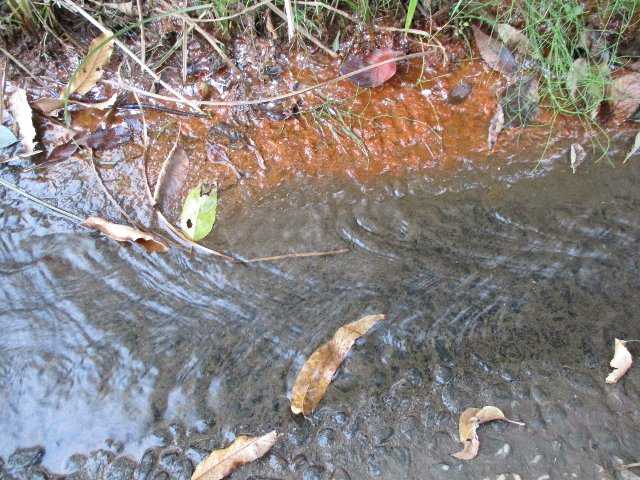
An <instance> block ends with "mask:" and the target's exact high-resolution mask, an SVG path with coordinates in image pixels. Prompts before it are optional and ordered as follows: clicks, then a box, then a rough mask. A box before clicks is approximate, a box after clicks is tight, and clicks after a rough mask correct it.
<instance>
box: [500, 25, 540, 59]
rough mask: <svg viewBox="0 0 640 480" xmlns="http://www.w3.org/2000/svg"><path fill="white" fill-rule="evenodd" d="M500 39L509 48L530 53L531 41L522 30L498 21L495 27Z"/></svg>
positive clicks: (522, 52)
mask: <svg viewBox="0 0 640 480" xmlns="http://www.w3.org/2000/svg"><path fill="white" fill-rule="evenodd" d="M496 29H497V30H498V36H499V37H500V40H502V42H503V43H504V44H505V45H506V46H507V47H509V48H512V49H514V50H516V51H517V52H519V53H521V54H522V55H527V54H529V53H531V51H532V48H531V42H529V39H528V38H527V36H526V35H525V34H524V33H522V30H519V29H517V28H514V27H512V26H511V25H509V24H508V23H499V24H498V26H497V28H496Z"/></svg>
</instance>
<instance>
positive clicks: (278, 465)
mask: <svg viewBox="0 0 640 480" xmlns="http://www.w3.org/2000/svg"><path fill="white" fill-rule="evenodd" d="M267 463H268V464H269V466H270V467H271V469H272V470H273V471H275V472H279V473H282V472H285V471H286V470H287V468H288V467H289V464H288V463H287V460H286V459H284V458H282V457H281V456H280V455H278V454H276V453H270V454H269V456H268V458H267Z"/></svg>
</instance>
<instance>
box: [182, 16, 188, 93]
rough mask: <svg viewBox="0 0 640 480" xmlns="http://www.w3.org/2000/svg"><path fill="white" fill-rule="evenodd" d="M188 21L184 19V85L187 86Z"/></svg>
mask: <svg viewBox="0 0 640 480" xmlns="http://www.w3.org/2000/svg"><path fill="white" fill-rule="evenodd" d="M186 27H187V21H186V20H185V19H184V18H183V19H182V85H186V84H187V64H188V63H189V51H188V50H187V48H188V43H189V31H187V28H186Z"/></svg>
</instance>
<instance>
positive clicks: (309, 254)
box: [239, 248, 350, 263]
mask: <svg viewBox="0 0 640 480" xmlns="http://www.w3.org/2000/svg"><path fill="white" fill-rule="evenodd" d="M349 251H350V250H349V249H348V248H339V249H337V250H328V251H326V252H300V253H287V254H284V255H272V256H270V257H259V258H250V259H248V260H239V261H240V262H242V263H255V262H272V261H275V260H284V259H287V258H303V257H325V256H329V255H339V254H341V253H347V252H349Z"/></svg>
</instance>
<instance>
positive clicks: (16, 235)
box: [0, 153, 640, 480]
mask: <svg viewBox="0 0 640 480" xmlns="http://www.w3.org/2000/svg"><path fill="white" fill-rule="evenodd" d="M528 155H529V156H528V157H518V156H515V157H513V158H511V159H510V160H509V161H508V162H505V163H503V164H502V166H497V165H496V166H485V167H483V168H480V167H478V168H475V167H470V168H469V169H467V170H465V171H460V172H458V173H447V174H446V175H440V178H438V179H435V180H434V178H433V177H431V176H429V175H428V174H425V176H424V177H414V178H412V179H411V180H407V179H405V180H402V179H398V178H381V179H380V180H379V182H377V183H376V184H374V185H368V186H367V187H366V188H365V187H362V186H358V185H356V184H355V183H354V182H352V181H348V180H344V181H342V182H338V181H333V182H332V183H330V184H329V183H328V181H327V182H326V184H323V183H322V182H319V181H314V180H312V179H308V178H307V179H299V180H297V181H296V182H293V183H291V184H290V185H289V186H287V187H280V188H278V189H277V190H274V191H273V192H271V193H269V194H265V195H264V196H262V197H261V198H257V199H255V201H253V202H252V203H251V205H250V206H242V205H226V206H225V205H224V199H223V211H222V214H221V218H220V224H219V225H218V226H217V227H216V228H217V230H216V234H215V235H216V238H217V239H219V240H220V241H221V242H223V243H225V244H226V245H229V246H232V249H233V250H234V251H237V252H243V253H246V254H247V255H249V254H251V255H254V254H255V255H268V254H274V253H286V252H289V251H300V250H313V249H318V250H324V249H327V248H328V247H329V248H331V247H339V246H341V245H344V244H346V245H348V246H349V247H350V248H351V249H352V251H351V252H350V253H348V254H346V255H342V256H336V257H325V258H312V259H295V260H287V261H281V262H274V263H262V264H254V265H251V266H238V265H230V264H226V263H221V262H219V261H218V260H216V259H214V258H209V257H203V256H198V255H190V254H187V253H185V252H181V251H178V250H175V249H174V250H173V251H172V252H170V253H169V254H167V255H163V256H161V255H147V254H145V253H144V252H142V251H141V250H139V249H137V248H132V247H123V246H119V245H117V244H115V243H113V242H110V241H108V240H106V239H104V238H101V237H97V236H94V235H92V234H88V233H87V232H86V231H82V230H81V229H79V228H76V227H73V226H71V225H69V224H68V223H67V222H66V221H64V220H60V219H58V218H55V217H53V216H50V215H49V214H47V213H46V212H43V211H40V210H38V209H37V208H35V207H34V206H32V205H29V204H26V203H23V202H22V200H21V199H20V198H18V197H17V196H15V195H13V194H10V193H7V192H5V191H2V192H0V198H1V199H2V204H3V215H2V217H1V220H0V225H1V230H0V269H1V271H2V277H3V279H2V285H3V288H2V289H1V290H0V305H1V307H0V325H2V335H1V336H0V391H1V392H2V395H1V396H0V406H1V410H2V412H3V415H2V417H1V418H0V432H1V433H0V455H1V456H2V458H3V459H4V466H3V467H1V469H3V470H4V473H3V474H1V475H0V478H13V477H15V478H36V477H37V478H42V475H44V474H46V472H47V470H46V469H48V470H49V471H53V472H58V473H65V474H69V475H73V478H78V479H80V478H87V479H93V478H107V479H116V478H117V479H127V478H136V479H146V478H149V479H151V478H154V479H158V480H160V479H163V478H165V479H166V478H188V477H190V475H191V472H192V469H193V465H195V464H196V463H197V462H198V461H200V459H202V458H203V456H204V455H205V454H206V453H207V452H208V451H209V450H210V449H212V448H216V447H219V446H221V445H223V444H226V443H228V442H229V441H231V440H232V439H233V438H234V435H235V434H239V433H248V434H260V433H265V432H267V431H269V430H271V429H276V430H278V431H279V432H280V433H281V434H282V435H281V437H280V439H279V440H278V442H277V444H276V446H275V447H274V448H273V450H272V451H271V453H269V454H268V455H267V456H266V457H265V458H264V459H262V460H260V461H258V462H255V463H253V464H251V465H247V466H246V467H243V468H242V469H241V470H239V471H237V472H236V473H235V474H234V475H233V478H304V479H306V480H308V479H322V478H335V479H338V478H341V479H344V478H352V479H356V478H372V477H379V478H388V479H398V478H416V479H417V478H434V479H437V478H447V479H451V478H453V479H457V478H460V479H463V478H485V477H488V478H497V477H498V475H500V474H506V473H515V474H518V475H520V476H521V477H522V478H539V479H543V478H561V477H564V476H571V475H573V474H575V478H582V479H591V478H593V479H601V478H612V477H611V475H613V466H614V465H615V463H616V461H617V460H616V459H615V457H619V458H620V459H622V460H623V461H624V462H625V463H626V462H630V461H637V460H638V455H640V428H639V427H640V425H639V421H640V411H639V410H638V405H639V404H640V403H639V400H640V374H638V373H637V371H635V370H631V371H630V372H629V374H628V375H627V376H626V377H625V379H624V380H623V381H622V382H621V383H620V384H619V385H615V386H608V385H605V384H604V378H605V376H606V374H607V372H608V366H607V364H608V361H609V359H610V358H611V355H612V344H613V338H614V336H618V337H623V338H640V326H639V325H638V323H637V321H636V318H637V317H638V314H639V311H638V303H637V292H638V289H639V287H640V277H639V276H638V274H639V271H640V264H639V262H640V260H639V257H638V252H637V247H638V240H639V239H640V209H639V208H638V207H639V206H640V191H639V190H638V188H637V185H638V183H639V182H640V167H638V162H631V163H630V164H629V165H628V166H625V167H624V168H611V167H610V166H609V165H607V164H606V163H605V162H601V163H599V164H595V163H586V164H585V165H583V166H582V168H581V169H580V170H579V171H578V174H576V175H572V174H571V173H570V170H569V168H568V166H567V164H566V160H565V159H564V158H556V159H551V160H550V161H549V162H548V163H547V164H546V167H545V168H544V169H543V170H541V171H539V172H536V173H532V172H531V171H530V168H531V165H532V164H533V163H534V161H532V158H531V155H533V154H531V153H529V154H528ZM64 168H65V169H66V170H67V171H66V172H65V173H64V174H63V173H60V176H59V178H58V179H57V180H55V181H42V179H38V178H37V177H35V176H34V177H23V178H21V180H20V182H21V183H20V184H21V186H22V187H23V188H25V189H28V190H29V191H31V192H35V193H36V194H38V195H40V196H42V197H45V198H46V197H51V196H53V192H54V191H55V195H56V196H55V199H56V201H57V202H58V203H59V204H60V205H61V206H62V207H65V208H69V209H72V210H76V211H77V208H78V207H77V205H82V208H86V209H87V212H86V213H89V212H91V211H105V209H107V210H108V208H109V207H108V204H107V203H106V200H102V196H101V195H100V191H99V190H98V189H97V187H89V188H87V187H84V186H83V187H80V185H81V184H82V181H83V180H84V181H86V182H87V184H89V185H93V183H91V181H90V177H87V178H83V177H82V175H88V174H86V173H83V172H84V171H85V170H83V169H82V167H81V166H80V165H75V166H71V167H69V166H66V167H64ZM74 169H76V170H74ZM60 171H61V170H60ZM103 201H104V203H101V202H103ZM74 207H75V208H74ZM225 209H226V210H225ZM114 214H115V212H114ZM375 312H385V313H387V315H388V318H387V320H386V321H385V322H383V324H381V325H379V326H378V327H377V328H376V329H375V330H374V331H372V332H371V333H370V334H369V335H367V336H366V338H364V339H361V340H359V341H358V342H357V344H356V346H355V347H354V351H353V352H352V353H351V354H350V355H349V357H348V359H347V360H346V361H345V363H344V364H343V366H342V367H341V369H340V370H339V372H338V375H337V376H336V378H335V380H334V382H333V383H332V385H331V387H330V388H329V390H328V392H327V395H326V397H325V398H324V400H323V401H322V403H321V405H320V408H319V410H318V411H317V412H316V413H314V414H313V416H312V417H311V418H310V419H301V418H294V417H292V415H291V414H290V411H289V401H288V399H287V393H288V391H289V390H290V388H291V385H292V382H293V379H294V378H295V375H296V373H297V370H298V369H299V367H300V366H301V365H302V363H303V361H304V359H305V358H306V357H307V356H308V355H309V354H310V353H311V352H312V351H313V350H314V349H315V347H316V346H318V345H319V344H320V343H322V342H324V341H325V340H326V339H327V338H329V337H330V335H331V334H332V333H333V332H334V331H335V330H336V329H337V328H338V327H339V326H341V325H343V324H344V323H346V322H349V321H353V320H356V319H357V318H359V317H360V316H361V315H363V314H366V313H375ZM487 404H491V405H497V406H499V407H500V408H502V409H503V410H505V412H506V413H507V415H508V416H510V417H512V418H516V419H519V420H522V421H524V422H526V423H527V426H526V427H525V428H522V427H517V426H513V425H509V424H501V423H499V422H498V423H494V424H490V425H487V426H484V427H482V429H481V431H480V440H481V451H480V455H479V456H478V458H477V459H476V460H474V461H472V462H467V463H462V462H459V461H457V460H455V459H453V458H452V457H451V456H450V454H451V453H452V452H455V451H457V450H458V449H459V444H458V442H457V418H458V415H459V414H460V412H461V411H462V410H464V409H465V408H467V407H470V406H477V407H480V406H482V405H487ZM34 445H41V446H42V447H44V449H45V450H44V452H43V450H42V449H39V448H35V449H27V450H24V449H23V447H32V446H34ZM16 449H17V450H16ZM43 453H44V457H43V456H42V455H43ZM0 465H2V463H0ZM603 472H605V473H603ZM606 472H609V473H606ZM3 475H4V476H3ZM9 475H13V477H12V476H9ZM545 475H548V477H545ZM507 478H509V477H507ZM513 478H517V477H515V476H514V477H513Z"/></svg>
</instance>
